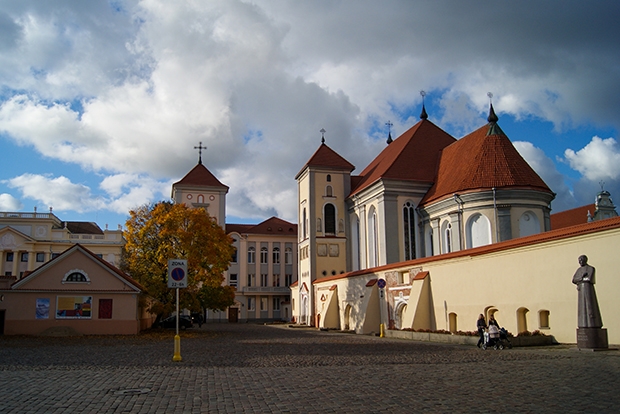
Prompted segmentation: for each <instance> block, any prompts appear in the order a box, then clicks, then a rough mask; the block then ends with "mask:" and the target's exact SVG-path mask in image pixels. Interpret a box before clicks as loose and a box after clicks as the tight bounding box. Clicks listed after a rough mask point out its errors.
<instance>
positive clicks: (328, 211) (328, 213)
mask: <svg viewBox="0 0 620 414" xmlns="http://www.w3.org/2000/svg"><path fill="white" fill-rule="evenodd" d="M323 216H324V217H325V234H336V207H334V205H333V204H329V203H328V204H325V207H324V210H323Z"/></svg>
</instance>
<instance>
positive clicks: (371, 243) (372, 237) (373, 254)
mask: <svg viewBox="0 0 620 414" xmlns="http://www.w3.org/2000/svg"><path fill="white" fill-rule="evenodd" d="M377 230H378V229H377V212H376V211H375V209H374V207H373V208H371V209H370V213H369V214H368V266H369V267H375V266H377V265H378V264H379V260H378V259H379V252H378V250H379V243H378V234H377Z"/></svg>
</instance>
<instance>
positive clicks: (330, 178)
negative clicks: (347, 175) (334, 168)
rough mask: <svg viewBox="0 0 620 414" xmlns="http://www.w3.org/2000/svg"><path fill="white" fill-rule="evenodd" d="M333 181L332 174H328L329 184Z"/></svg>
mask: <svg viewBox="0 0 620 414" xmlns="http://www.w3.org/2000/svg"><path fill="white" fill-rule="evenodd" d="M331 181H332V176H331V175H330V174H327V182H328V183H331Z"/></svg>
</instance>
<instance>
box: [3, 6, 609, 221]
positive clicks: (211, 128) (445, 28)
mask: <svg viewBox="0 0 620 414" xmlns="http://www.w3.org/2000/svg"><path fill="white" fill-rule="evenodd" d="M48 3H49V2H40V1H35V0H30V1H28V0H22V1H20V2H12V3H11V4H7V5H5V7H3V9H4V10H3V13H2V15H0V34H2V35H3V36H0V87H1V88H3V89H2V90H3V91H7V92H6V93H5V95H3V97H2V98H0V129H1V131H2V132H3V135H4V136H6V137H7V138H8V139H11V140H13V141H14V142H16V143H18V144H19V145H22V146H26V147H27V146H32V147H34V148H35V149H36V151H38V152H39V153H41V154H43V155H44V156H46V157H48V158H49V159H53V160H61V161H63V162H66V163H72V164H77V165H79V166H81V167H82V168H83V169H84V170H87V171H95V172H97V173H100V174H106V175H108V174H113V175H112V176H110V177H108V178H105V179H104V180H103V181H102V182H101V187H100V189H101V190H102V191H103V192H104V193H103V195H101V196H97V195H95V194H94V190H93V189H94V188H95V185H94V184H91V186H92V188H88V187H87V186H84V185H80V184H73V183H71V182H70V181H69V179H68V178H65V177H60V178H65V180H67V182H65V183H59V182H56V183H55V185H58V186H60V187H61V189H63V190H65V189H73V190H75V191H77V195H76V196H74V197H73V198H71V196H68V197H69V199H70V200H72V202H74V203H75V205H77V206H80V208H82V209H83V210H88V209H93V208H107V209H111V210H114V211H119V212H126V210H124V209H127V208H128V206H129V207H134V206H135V205H137V204H140V203H142V202H147V201H149V200H153V199H156V198H158V197H167V196H168V194H167V193H168V192H169V188H166V189H162V188H161V187H163V186H166V185H168V182H169V181H176V180H177V179H179V178H180V177H181V176H182V175H183V174H185V173H186V172H187V171H188V170H189V169H191V167H192V166H193V165H194V164H195V162H196V159H197V157H196V153H195V152H194V151H193V150H192V148H193V147H194V146H195V145H197V144H198V142H202V143H203V145H206V146H207V147H208V149H207V151H206V152H205V153H204V154H203V160H204V163H205V165H206V166H207V167H208V168H209V169H210V170H211V171H212V172H213V173H214V174H215V175H216V176H218V178H220V180H221V181H222V182H224V183H225V184H227V185H229V186H230V187H231V192H230V194H229V197H228V210H229V214H233V215H235V216H241V217H256V215H261V216H263V217H264V216H265V215H271V214H277V215H279V216H282V217H284V218H287V219H289V220H295V216H296V214H295V208H294V204H295V203H294V201H295V198H296V196H295V194H296V186H295V182H294V179H293V177H294V176H295V174H296V173H297V172H298V171H299V169H300V168H301V166H303V164H304V163H305V162H306V161H307V160H308V158H309V157H310V156H311V154H312V153H313V151H314V150H315V149H316V148H317V147H318V145H319V143H320V141H319V140H320V134H319V132H318V131H319V130H320V129H321V128H325V129H326V130H327V134H326V139H327V144H328V145H330V147H332V148H333V149H335V150H336V151H337V152H339V153H340V154H342V155H343V156H344V157H345V158H347V159H348V160H349V161H350V162H352V163H353V164H354V165H356V166H357V167H358V170H357V172H359V170H360V169H362V168H363V167H364V166H365V165H366V164H367V163H368V162H369V161H370V160H371V159H372V158H373V157H374V156H375V155H376V154H378V153H379V151H380V150H381V149H382V148H383V146H384V145H385V144H384V142H385V141H384V139H385V138H384V137H383V136H381V139H378V138H379V136H380V135H381V134H380V133H378V132H376V126H377V125H379V126H381V125H383V124H384V123H385V122H386V121H387V120H391V121H392V122H393V123H394V128H393V130H392V131H393V135H394V136H397V135H398V134H400V133H401V132H403V131H404V130H406V129H407V128H408V127H410V126H411V125H412V124H413V123H414V122H416V121H417V116H413V117H411V113H414V114H415V115H417V114H418V113H419V111H420V101H421V98H420V96H419V91H420V90H421V89H424V90H426V91H427V93H428V96H429V99H430V98H433V99H435V101H436V102H439V106H440V108H441V109H442V111H443V112H442V113H432V112H430V113H429V116H430V119H431V120H433V121H434V122H436V123H437V124H438V125H439V126H440V127H441V128H443V129H445V130H446V131H448V132H450V133H452V134H454V135H456V136H461V135H462V134H464V133H466V132H469V131H470V130H471V129H473V128H475V127H477V126H479V125H481V123H483V122H484V118H486V108H487V107H488V99H487V97H486V92H488V91H491V92H493V93H494V95H495V98H494V104H495V108H496V110H497V111H498V113H500V114H501V113H502V112H503V113H510V114H512V115H514V116H515V117H517V119H522V118H526V117H535V118H536V119H545V120H549V121H551V122H553V123H554V124H555V125H556V127H557V129H558V130H561V129H562V128H568V127H570V126H573V125H577V124H579V123H581V122H599V123H604V124H606V125H615V126H616V127H619V126H620V124H619V121H618V117H617V108H618V107H620V84H618V82H617V81H616V80H617V79H618V77H619V75H620V73H618V68H620V65H619V64H618V56H617V53H611V52H610V51H615V50H616V48H617V45H616V41H615V40H613V39H618V38H620V26H618V25H617V24H616V23H615V21H614V17H615V16H616V15H618V13H619V12H620V11H619V8H620V5H618V4H615V3H614V4H613V5H612V4H587V5H585V4H583V3H581V2H578V1H574V2H571V4H570V5H567V6H565V7H563V8H561V9H558V7H557V6H556V5H554V4H544V3H543V4H539V3H533V2H531V3H528V2H527V1H526V2H518V3H497V4H495V3H492V4H486V5H485V6H484V7H472V6H471V5H470V4H465V3H463V4H461V3H460V2H456V3H455V2H449V1H435V2H432V3H429V4H424V5H420V4H418V3H415V2H397V1H394V2H390V5H389V7H386V6H385V4H383V3H381V2H370V1H367V2H360V1H358V0H355V1H346V0H345V1H320V2H288V1H284V2H282V1H276V0H269V1H266V0H255V1H252V2H244V1H240V0H212V1H209V2H192V1H175V2H170V1H165V0H143V1H138V0H135V1H133V0H132V1H129V0H128V1H122V0H120V1H115V2H105V1H99V2H74V1H62V0H59V1H58V2H54V4H51V3H49V4H48ZM533 5H535V6H536V10H537V13H531V8H532V6H533ZM505 15H510V16H511V18H510V19H507V20H506V19H505V20H504V21H503V22H502V30H496V31H494V32H493V34H492V35H489V33H490V32H489V31H488V30H484V28H485V27H487V28H488V27H489V25H490V24H493V23H490V22H495V21H497V16H505ZM576 17H577V18H578V19H579V21H580V22H582V24H580V25H577V26H575V25H574V24H572V22H573V21H574V19H575V18H576ZM540 22H544V23H543V24H540ZM548 22H552V24H547V23H548ZM591 62H597V65H592V64H591ZM3 93H4V92H3ZM437 120H439V121H437ZM368 131H371V132H368ZM522 149H523V148H522ZM523 150H524V151H526V150H525V149H523ZM530 152H532V153H535V152H536V151H533V150H532V149H530ZM607 155H608V154H607ZM576 156H577V155H576ZM577 157H578V158H583V159H585V158H589V156H587V155H586V156H583V157H582V156H577ZM566 158H567V159H569V158H570V157H569V155H566ZM584 162H585V161H583V160H582V162H581V163H575V164H574V165H575V166H574V167H573V168H577V169H578V170H579V171H584V173H585V172H587V174H594V175H597V174H599V173H600V171H599V172H596V166H593V165H592V166H589V164H588V165H586V164H584ZM543 164H545V165H546V161H545V163H543ZM616 164H618V163H616ZM571 166H573V164H572V163H571ZM546 167H549V166H548V165H547V166H546ZM541 168H543V170H544V166H541ZM556 173H557V171H556ZM543 174H544V173H541V175H543ZM56 175H59V174H58V173H56ZM25 176H26V175H22V176H21V177H22V181H23V177H25ZM33 177H39V180H40V181H41V182H45V181H46V180H47V181H53V180H60V178H57V179H52V178H49V177H48V176H42V175H38V176H34V175H33ZM17 178H19V177H17ZM171 179H172V180H171ZM14 180H15V179H14ZM545 180H547V181H548V183H549V185H550V186H552V187H553V185H555V186H556V188H553V190H554V191H556V192H558V194H559V195H558V199H560V194H563V192H564V188H563V187H561V184H562V183H561V180H559V178H558V177H556V176H555V175H554V174H551V175H549V176H548V177H546V178H545ZM555 180H557V183H555ZM552 183H555V184H553V185H552ZM40 187H42V184H41V183H39V182H38V181H37V180H35V179H34V178H31V179H30V180H29V181H28V183H22V184H19V186H18V185H17V184H16V187H15V188H20V189H22V188H24V190H23V191H24V197H26V198H36V191H35V190H29V189H30V188H34V189H38V188H40ZM557 188H559V190H558V189H557ZM42 194H46V195H45V197H43V196H40V197H39V198H36V199H38V200H41V202H45V203H46V204H48V202H49V203H52V202H53V203H54V204H56V206H55V208H59V207H58V206H59V205H65V204H63V202H62V201H61V200H60V198H61V197H57V196H55V195H54V194H49V193H48V192H45V191H44V192H43V193H42ZM567 194H568V193H567ZM63 197H64V195H63ZM567 197H568V195H567ZM44 198H45V200H44ZM143 200H144V201H143ZM567 200H568V198H567ZM70 204H71V202H70V203H67V205H70ZM99 206H103V207H99Z"/></svg>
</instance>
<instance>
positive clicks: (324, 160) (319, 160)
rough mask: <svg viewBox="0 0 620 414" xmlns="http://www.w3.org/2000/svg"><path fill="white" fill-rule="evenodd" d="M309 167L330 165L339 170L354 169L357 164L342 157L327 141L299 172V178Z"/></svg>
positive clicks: (329, 166)
mask: <svg viewBox="0 0 620 414" xmlns="http://www.w3.org/2000/svg"><path fill="white" fill-rule="evenodd" d="M308 167H328V168H333V169H338V170H345V171H349V172H351V171H353V170H354V169H355V166H354V165H353V164H351V163H350V162H349V161H347V160H345V159H344V158H342V157H341V156H340V155H339V154H338V153H337V152H336V151H334V150H333V149H331V148H330V147H328V146H327V145H326V144H325V143H323V144H321V146H320V147H319V149H317V150H316V152H315V153H314V154H313V155H312V157H310V160H308V162H307V163H306V165H304V166H303V168H302V169H301V170H300V171H299V172H298V173H297V175H296V176H295V179H297V178H298V177H299V176H300V175H301V173H302V172H303V171H304V170H305V169H306V168H308Z"/></svg>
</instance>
